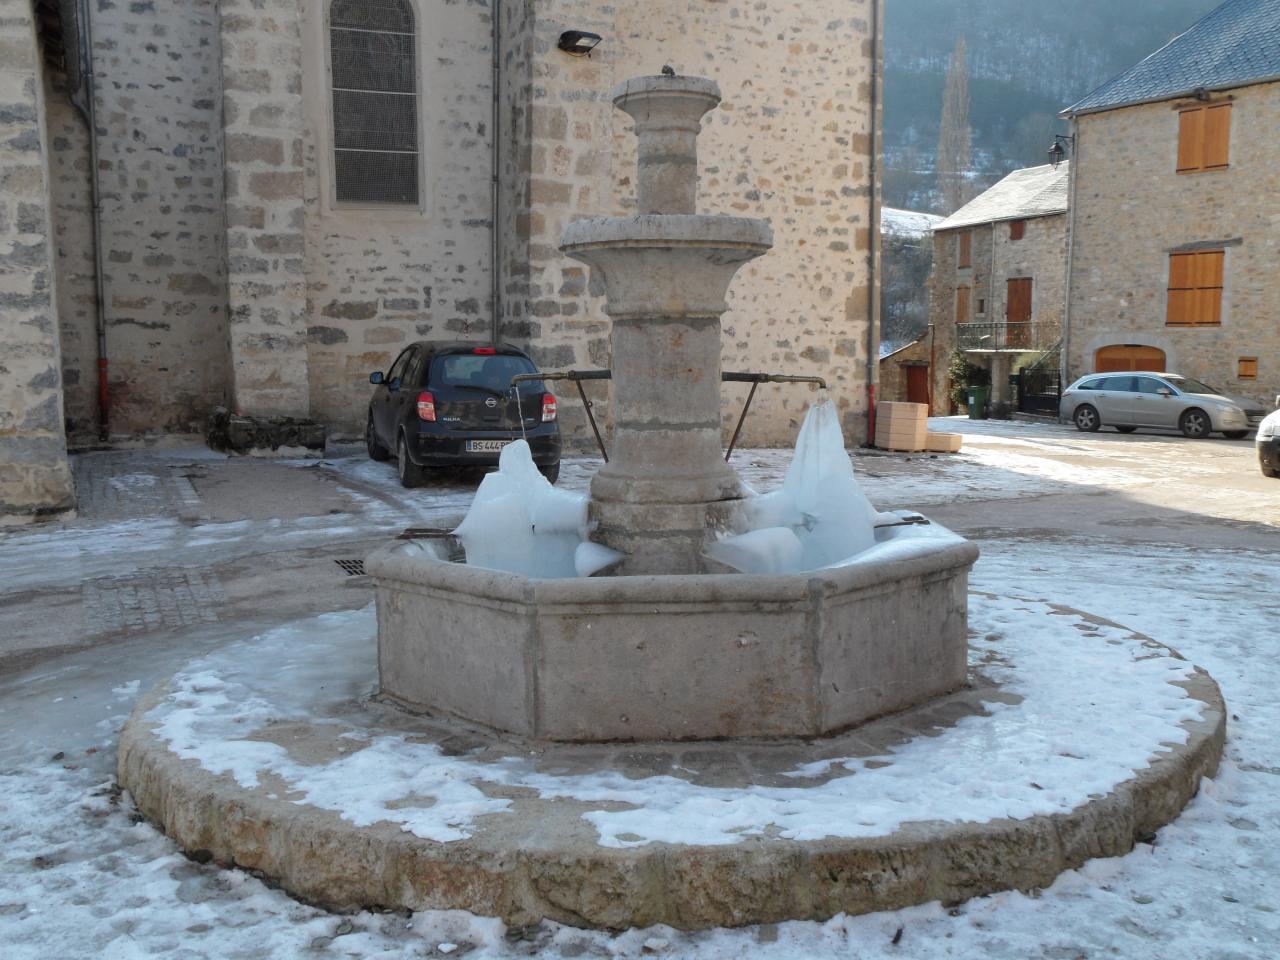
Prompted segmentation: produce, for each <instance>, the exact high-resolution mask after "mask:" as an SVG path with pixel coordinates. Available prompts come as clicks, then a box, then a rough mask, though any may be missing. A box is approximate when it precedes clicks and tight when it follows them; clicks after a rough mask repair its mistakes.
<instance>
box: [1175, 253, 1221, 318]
mask: <svg viewBox="0 0 1280 960" xmlns="http://www.w3.org/2000/svg"><path fill="white" fill-rule="evenodd" d="M1222 259H1223V251H1221V250H1205V251H1203V252H1199V253H1173V254H1170V255H1169V305H1168V312H1167V314H1166V318H1165V322H1166V323H1167V324H1168V325H1169V326H1171V327H1202V326H1217V325H1218V324H1220V323H1221V322H1222Z"/></svg>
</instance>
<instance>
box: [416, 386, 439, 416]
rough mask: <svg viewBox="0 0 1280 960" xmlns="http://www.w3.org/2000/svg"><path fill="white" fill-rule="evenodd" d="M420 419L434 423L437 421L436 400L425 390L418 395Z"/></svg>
mask: <svg viewBox="0 0 1280 960" xmlns="http://www.w3.org/2000/svg"><path fill="white" fill-rule="evenodd" d="M418 419H419V420H429V421H431V422H432V423H435V420H436V398H435V397H433V396H432V395H431V394H430V393H428V392H427V391H425V390H424V391H422V393H420V394H418Z"/></svg>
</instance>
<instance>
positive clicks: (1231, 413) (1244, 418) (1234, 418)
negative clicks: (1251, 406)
mask: <svg viewBox="0 0 1280 960" xmlns="http://www.w3.org/2000/svg"><path fill="white" fill-rule="evenodd" d="M1222 419H1223V420H1230V421H1231V422H1233V423H1247V422H1248V420H1249V416H1248V414H1246V413H1245V412H1244V411H1243V410H1241V409H1240V408H1239V407H1223V408H1222Z"/></svg>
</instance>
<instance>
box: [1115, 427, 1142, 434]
mask: <svg viewBox="0 0 1280 960" xmlns="http://www.w3.org/2000/svg"><path fill="white" fill-rule="evenodd" d="M1137 429H1138V428H1137V427H1116V433H1133V431H1135V430H1137Z"/></svg>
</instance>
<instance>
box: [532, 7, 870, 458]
mask: <svg viewBox="0 0 1280 960" xmlns="http://www.w3.org/2000/svg"><path fill="white" fill-rule="evenodd" d="M533 7H534V10H535V12H536V17H535V25H534V36H533V40H532V45H531V54H530V56H531V60H532V63H531V69H530V72H531V77H532V91H531V97H530V101H531V116H530V118H529V123H530V126H531V130H532V145H531V154H530V170H529V178H530V185H529V199H530V204H531V208H532V212H531V214H530V222H529V226H528V231H529V237H528V249H529V278H528V293H529V314H530V315H529V316H528V318H527V324H528V327H527V334H528V337H529V343H530V344H531V346H532V348H533V350H534V352H535V355H536V356H537V359H538V360H539V362H540V363H541V364H542V365H543V366H545V367H555V368H561V367H569V366H592V367H595V366H604V365H605V364H607V362H608V340H607V337H608V320H607V317H606V316H605V315H604V313H603V310H602V307H603V302H602V298H601V296H600V291H599V289H598V287H597V286H596V285H595V284H592V285H591V286H589V285H588V278H587V276H586V271H585V269H584V268H583V267H582V266H581V265H580V264H577V263H574V262H573V261H570V260H568V259H567V258H566V257H564V256H562V255H561V254H560V252H559V250H558V246H559V242H560V235H561V233H562V231H563V229H564V227H565V226H566V225H567V224H568V223H569V222H570V221H571V220H573V219H577V218H580V217H584V216H598V215H607V214H624V213H627V212H628V211H630V210H633V209H634V202H635V184H634V183H633V173H634V164H635V138H634V137H633V136H632V134H631V132H630V125H631V124H630V120H629V118H627V117H626V116H625V115H624V114H622V113H621V112H619V111H617V110H615V109H614V108H613V106H612V104H611V102H610V101H609V97H608V95H609V92H610V90H611V89H612V87H613V86H614V85H615V84H617V83H619V82H621V81H622V80H624V79H627V78H629V77H632V76H636V75H642V74H654V73H657V72H659V70H660V69H661V67H662V66H663V65H664V64H670V65H671V66H673V67H674V68H675V69H676V71H677V72H678V73H682V74H698V75H704V76H709V77H711V78H712V79H714V80H716V81H717V82H718V83H719V84H720V87H721V91H722V93H723V95H724V103H723V104H722V105H721V106H720V107H719V108H718V109H717V110H716V111H713V112H712V114H710V115H709V117H708V119H707V120H706V122H705V125H704V133H703V135H702V137H701V138H700V140H699V156H700V172H701V182H700V187H699V201H698V202H699V210H700V212H705V213H724V214H732V215H737V216H749V217H767V218H768V219H769V220H770V221H771V222H772V224H773V229H774V235H775V247H774V250H773V251H772V252H771V253H770V254H768V255H767V256H765V257H763V258H761V259H759V260H757V261H754V262H753V263H751V264H749V265H748V266H747V267H746V268H744V269H743V271H742V272H741V274H739V277H738V279H737V280H736V281H735V283H734V285H733V287H732V289H731V291H730V310H729V312H728V313H727V314H726V315H725V317H724V341H723V342H724V367H725V369H748V370H766V371H770V372H781V373H793V374H800V373H805V374H808V373H813V374H818V375H821V376H824V377H826V378H827V380H828V382H829V383H830V385H831V387H832V391H833V394H834V396H835V399H836V402H837V404H838V405H839V407H840V409H841V412H842V415H843V420H844V424H845V428H846V437H847V439H848V440H849V441H850V442H860V441H861V439H862V438H863V437H864V436H865V409H866V393H865V388H866V383H867V356H868V355H867V334H868V322H869V317H868V311H867V306H868V270H867V252H868V245H869V244H870V243H873V242H878V237H877V234H878V231H875V230H872V229H870V226H871V224H870V208H871V184H870V157H869V150H870V129H869V123H870V120H871V116H872V111H871V90H870V80H871V66H872V64H871V56H870V53H871V37H870V29H871V6H870V0H855V2H848V0H766V2H745V0H744V2H722V3H705V2H694V0H652V2H646V3H643V4H616V5H615V4H598V3H593V2H588V0H535V2H534V3H533ZM570 27H572V28H576V29H583V30H590V31H593V32H596V33H599V34H601V35H602V36H603V37H604V42H603V43H602V44H601V45H600V46H599V47H598V48H597V49H596V51H594V52H593V53H592V55H591V57H590V58H581V59H575V58H573V57H570V56H567V55H566V54H563V53H561V52H560V51H558V50H556V49H555V42H556V39H557V38H558V36H559V34H560V32H561V31H562V30H565V29H568V28H570ZM873 316H874V313H873ZM519 327H520V328H521V332H524V329H523V327H524V323H523V321H522V322H521V323H520V324H519ZM744 391H745V388H740V387H729V388H727V389H726V390H725V405H724V411H723V414H724V419H725V426H726V431H728V430H729V429H731V427H732V420H733V418H734V417H735V416H736V414H737V411H738V409H739V407H740V405H741V402H742V399H743V398H744ZM809 399H810V393H809V392H808V390H807V389H806V388H804V387H796V386H767V387H763V388H761V391H760V392H759V393H758V394H757V400H756V404H755V407H754V413H753V415H752V417H751V418H750V419H749V421H748V426H747V430H746V432H745V435H744V438H743V442H745V443H747V444H785V443H790V442H791V441H792V440H793V439H794V437H795V432H796V430H797V428H798V426H799V422H800V419H801V418H802V417H803V414H804V410H805V408H806V405H807V402H808V400H809ZM573 406H574V405H573V404H572V403H569V404H565V405H564V406H563V407H562V409H564V410H566V418H567V420H568V419H569V418H571V417H572V416H573V412H572V407H573Z"/></svg>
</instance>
